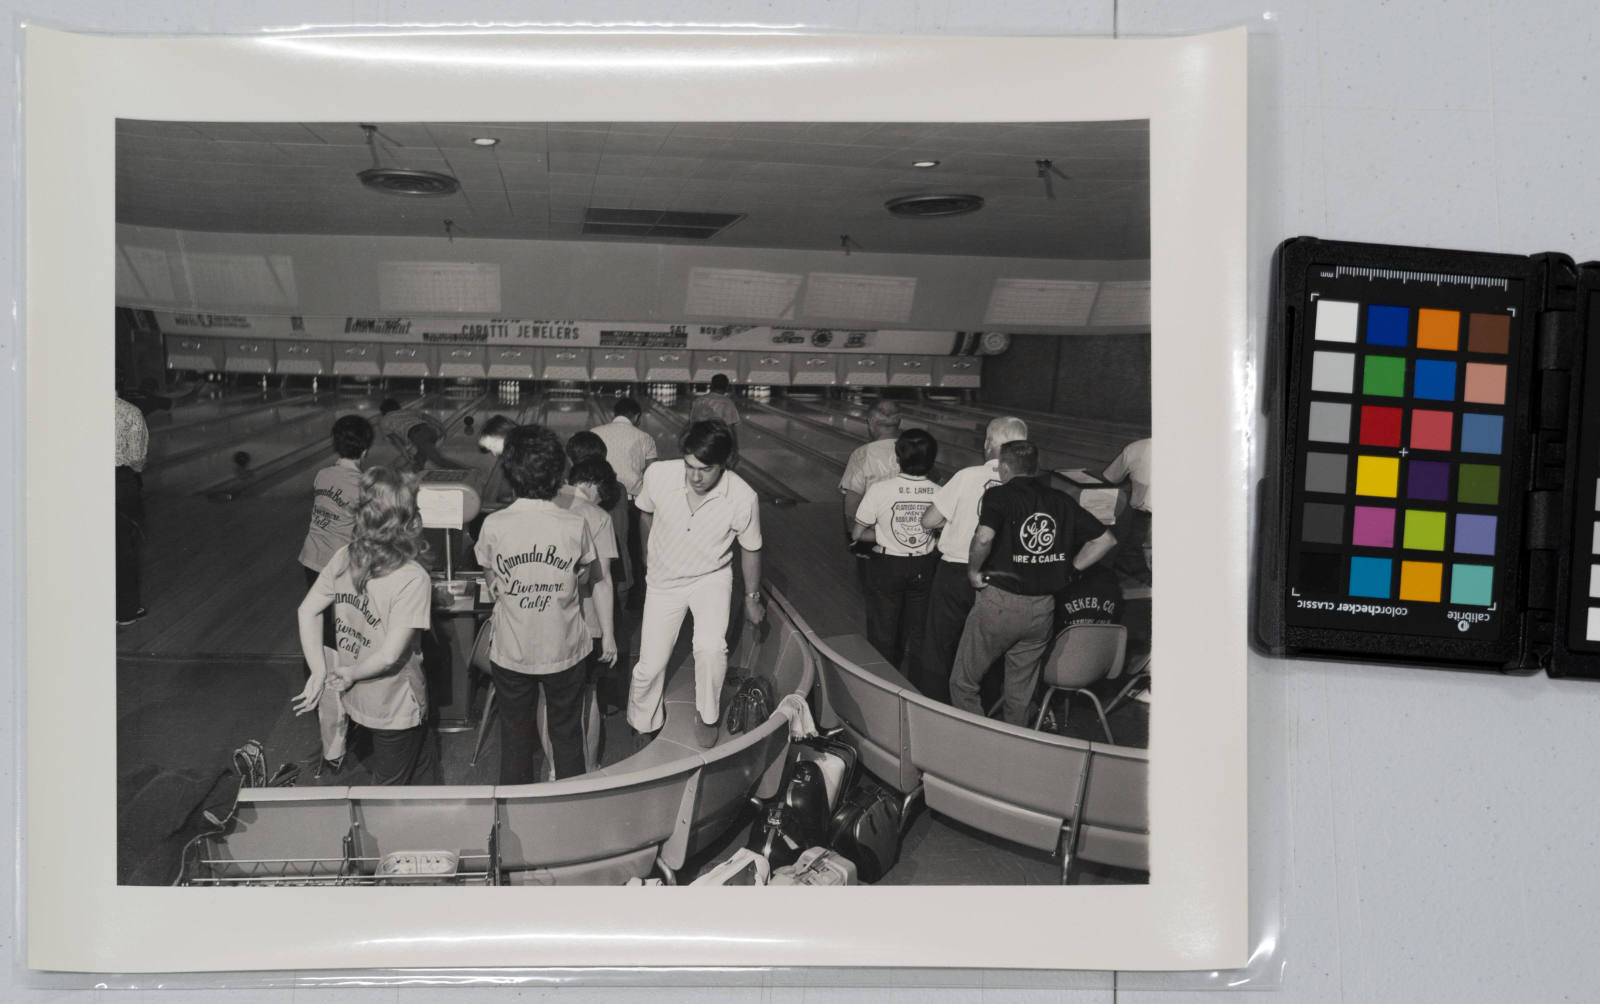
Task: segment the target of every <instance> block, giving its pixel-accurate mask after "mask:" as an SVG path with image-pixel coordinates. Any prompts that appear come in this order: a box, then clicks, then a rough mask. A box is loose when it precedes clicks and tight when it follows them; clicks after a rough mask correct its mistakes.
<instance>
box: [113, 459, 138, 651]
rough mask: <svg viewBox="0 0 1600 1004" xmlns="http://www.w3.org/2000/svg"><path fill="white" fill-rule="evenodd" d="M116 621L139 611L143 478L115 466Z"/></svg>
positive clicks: (126, 618)
mask: <svg viewBox="0 0 1600 1004" xmlns="http://www.w3.org/2000/svg"><path fill="white" fill-rule="evenodd" d="M116 485H117V494H116V504H115V505H116V514H117V517H116V518H117V537H116V550H117V620H119V621H121V620H128V619H129V618H131V617H133V616H134V615H136V614H137V613H138V612H139V537H140V536H141V535H142V534H143V532H144V497H143V494H142V489H143V487H144V479H143V478H141V477H140V476H139V472H138V471H136V470H134V469H133V468H131V467H118V468H117V479H116Z"/></svg>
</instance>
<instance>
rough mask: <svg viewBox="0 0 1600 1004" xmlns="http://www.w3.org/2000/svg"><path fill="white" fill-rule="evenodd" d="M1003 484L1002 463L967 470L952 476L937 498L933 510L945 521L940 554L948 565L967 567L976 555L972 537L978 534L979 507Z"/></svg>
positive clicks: (935, 495)
mask: <svg viewBox="0 0 1600 1004" xmlns="http://www.w3.org/2000/svg"><path fill="white" fill-rule="evenodd" d="M999 483H1000V461H998V460H991V461H989V462H988V463H987V464H982V465H980V466H976V467H963V468H962V469H961V470H959V471H956V472H955V474H953V475H951V476H950V480H949V481H946V482H945V484H944V487H943V488H940V489H939V490H938V492H937V493H935V494H934V496H933V507H934V508H935V509H937V510H939V514H940V515H942V516H943V517H944V518H945V524H944V529H943V530H942V531H941V532H940V534H939V554H940V555H941V556H942V557H943V558H944V560H945V561H955V562H959V563H961V564H963V565H965V564H966V563H967V559H968V557H969V556H970V555H971V553H972V535H973V534H975V533H977V532H978V503H979V502H981V501H983V493H984V492H986V491H988V490H989V489H990V488H993V487H994V486H995V485H997V484H999Z"/></svg>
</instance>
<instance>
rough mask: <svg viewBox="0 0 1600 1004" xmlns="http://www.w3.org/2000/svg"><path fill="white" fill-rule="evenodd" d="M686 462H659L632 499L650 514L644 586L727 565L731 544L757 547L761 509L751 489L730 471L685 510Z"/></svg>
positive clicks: (689, 491) (695, 575) (681, 579)
mask: <svg viewBox="0 0 1600 1004" xmlns="http://www.w3.org/2000/svg"><path fill="white" fill-rule="evenodd" d="M688 472H689V465H688V464H685V463H684V462H683V461H682V460H660V461H657V462H656V463H653V464H651V465H650V466H649V467H648V468H646V470H645V472H644V483H643V486H642V487H641V488H640V490H639V498H638V499H637V500H636V502H637V504H638V506H639V509H640V510H641V511H643V512H648V513H652V514H654V519H653V522H652V523H651V524H650V540H649V544H648V547H647V550H648V558H649V563H650V565H649V570H648V571H647V572H646V573H645V584H646V585H651V586H671V585H676V584H678V583H680V582H684V581H686V580H688V579H697V578H699V577H700V576H702V575H706V574H709V573H711V572H715V571H717V570H718V569H721V568H726V567H727V566H728V563H729V562H730V561H731V560H732V558H733V542H734V540H735V539H736V538H737V539H738V541H739V546H740V547H742V548H744V549H745V550H746V551H759V550H761V513H760V510H759V508H758V501H759V500H758V499H757V498H756V492H755V489H754V488H751V487H750V485H749V484H748V483H747V482H746V481H745V480H744V478H741V477H740V476H739V475H737V474H735V473H733V472H732V471H723V473H722V480H721V481H718V482H717V486H716V487H715V488H713V489H711V490H710V491H709V492H706V494H705V496H704V497H703V498H701V499H700V508H698V509H696V510H694V511H693V512H691V511H690V509H689V497H690V496H691V495H694V489H692V488H690V487H689V480H688Z"/></svg>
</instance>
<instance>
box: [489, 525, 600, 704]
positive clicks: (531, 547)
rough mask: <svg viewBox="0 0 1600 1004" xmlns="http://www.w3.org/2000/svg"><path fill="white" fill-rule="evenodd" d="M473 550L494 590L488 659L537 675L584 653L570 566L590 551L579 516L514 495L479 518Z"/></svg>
mask: <svg viewBox="0 0 1600 1004" xmlns="http://www.w3.org/2000/svg"><path fill="white" fill-rule="evenodd" d="M473 553H474V554H476V555H477V556H478V563H479V564H480V565H482V566H483V571H484V575H485V577H486V578H487V579H488V581H489V588H490V591H491V592H492V593H493V594H494V613H493V614H491V615H490V616H491V619H492V620H493V621H494V641H492V642H490V644H489V658H490V659H492V660H494V662H495V663H496V664H497V665H499V666H503V667H504V668H506V669H509V670H511V671H512V672H514V673H526V674H529V675H532V676H540V675H544V674H547V673H559V672H560V671H561V670H563V669H566V668H567V667H569V666H573V665H576V664H577V663H579V662H582V661H583V660H584V659H585V658H586V657H587V656H588V655H589V649H590V647H591V646H590V640H589V629H588V628H587V627H586V626H584V622H583V610H582V606H581V604H580V602H579V595H578V571H579V569H580V568H581V567H582V566H584V565H587V564H589V563H590V562H592V561H594V560H595V558H596V555H597V552H596V551H595V545H594V538H593V537H592V536H590V534H589V524H588V523H586V522H585V521H584V518H583V517H582V516H580V515H578V514H577V513H576V512H571V511H568V510H566V509H563V508H561V507H560V506H558V505H556V504H555V503H554V502H551V501H547V500H545V499H517V500H516V501H515V502H513V503H511V504H510V505H509V506H507V507H506V508H504V509H502V510H500V511H499V512H497V513H492V514H490V516H489V517H488V518H487V519H485V520H484V521H483V531H482V532H481V533H479V534H478V546H477V547H476V548H474V550H473Z"/></svg>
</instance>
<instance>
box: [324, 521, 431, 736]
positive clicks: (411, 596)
mask: <svg viewBox="0 0 1600 1004" xmlns="http://www.w3.org/2000/svg"><path fill="white" fill-rule="evenodd" d="M311 594H312V595H313V596H317V597H321V598H324V599H327V600H328V601H329V602H330V603H331V604H332V606H333V634H334V639H335V640H336V641H337V643H338V649H339V665H340V666H353V665H355V663H356V661H357V660H359V659H363V658H365V657H366V656H367V655H368V653H370V652H372V651H373V650H375V649H380V648H382V647H383V642H384V639H386V638H387V637H389V633H390V632H392V631H415V630H417V629H422V630H427V628H428V624H429V617H430V611H431V608H432V603H433V585H432V583H430V582H429V581H428V572H427V570H426V569H424V568H423V567H422V566H421V565H419V564H417V563H416V562H415V561H408V562H406V563H405V564H403V565H401V566H400V567H399V568H396V569H395V570H394V571H392V572H390V573H389V574H388V575H383V576H379V577H377V578H372V579H368V580H367V588H366V592H364V593H361V594H359V595H358V594H357V593H356V588H355V583H354V582H353V581H351V579H350V554H349V549H348V548H343V547H341V548H340V549H339V550H338V551H337V552H335V554H334V555H333V557H332V558H329V559H328V564H327V565H326V566H325V567H324V568H323V569H322V574H321V575H319V576H317V581H316V583H315V584H314V585H312V587H311ZM324 616H326V614H324ZM340 697H341V698H342V699H343V702H344V709H345V711H346V712H347V713H348V714H349V715H350V717H351V719H353V720H354V721H357V722H359V723H361V724H362V725H365V726H366V727H367V728H369V729H390V730H393V729H409V728H414V727H416V726H418V725H421V724H422V719H423V715H424V712H425V709H426V708H427V706H428V686H427V683H426V682H425V681H424V679H423V676H422V646H421V645H420V644H418V640H417V638H416V637H415V636H413V637H412V639H411V646H410V648H409V649H408V650H407V652H406V654H405V656H404V657H403V658H402V659H401V660H400V665H399V667H398V668H396V669H391V670H389V671H387V672H384V673H380V674H378V675H377V676H371V677H368V678H367V679H365V680H357V681H356V682H355V683H353V684H351V686H350V689H349V690H347V691H345V692H344V693H343V694H341V695H340Z"/></svg>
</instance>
